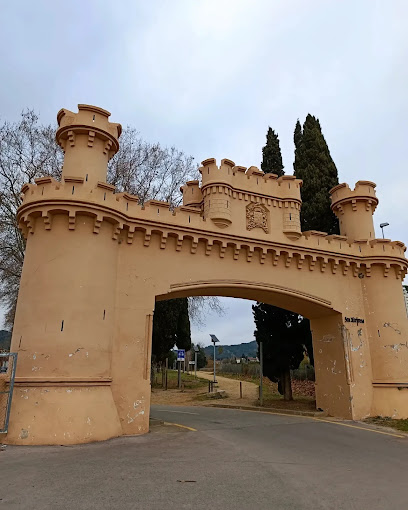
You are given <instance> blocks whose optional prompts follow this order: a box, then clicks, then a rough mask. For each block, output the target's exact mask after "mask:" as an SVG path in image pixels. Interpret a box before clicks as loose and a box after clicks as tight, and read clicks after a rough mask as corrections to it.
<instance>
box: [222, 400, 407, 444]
mask: <svg viewBox="0 0 408 510" xmlns="http://www.w3.org/2000/svg"><path fill="white" fill-rule="evenodd" d="M213 409H229V410H231V411H244V412H245V411H246V412H248V413H260V414H272V415H277V416H287V417H289V418H305V419H308V420H314V421H322V422H324V423H332V424H334V425H342V426H343V427H350V428H352V429H360V430H367V431H368V432H376V433H377V434H383V435H385V436H391V437H398V438H400V439H404V438H406V437H407V436H406V435H402V434H394V433H392V432H386V431H383V430H377V429H370V428H368V427H360V426H358V425H351V424H350V423H342V422H340V421H335V420H324V419H323V418H315V417H314V416H302V415H299V414H287V413H275V412H271V411H258V410H257V409H237V408H231V407H213Z"/></svg>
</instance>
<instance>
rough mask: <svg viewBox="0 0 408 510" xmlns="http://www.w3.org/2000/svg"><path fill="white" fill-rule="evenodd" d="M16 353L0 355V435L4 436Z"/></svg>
mask: <svg viewBox="0 0 408 510" xmlns="http://www.w3.org/2000/svg"><path fill="white" fill-rule="evenodd" d="M16 366H17V353H16V352H6V353H0V434H6V433H7V430H8V424H9V419H10V409H11V399H12V397H13V389H14V379H15V376H16Z"/></svg>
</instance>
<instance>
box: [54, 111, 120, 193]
mask: <svg viewBox="0 0 408 510" xmlns="http://www.w3.org/2000/svg"><path fill="white" fill-rule="evenodd" d="M109 116H110V113H109V112H108V111H106V110H103V109H102V108H98V107H97V106H90V105H85V104H79V105H78V113H74V112H71V111H70V110H66V109H64V108H63V109H62V110H60V111H59V112H58V115H57V121H58V125H59V128H58V130H57V132H56V135H55V136H56V140H57V143H58V145H59V146H60V147H61V148H62V150H63V151H64V153H65V158H64V166H63V168H62V175H63V177H65V176H69V175H77V176H81V177H83V178H84V181H85V182H89V183H90V184H91V183H92V184H94V183H95V182H97V181H105V180H106V172H107V165H108V161H109V160H110V159H111V158H112V157H113V156H114V155H115V154H116V152H117V151H118V150H119V137H120V134H121V132H122V127H121V125H120V124H117V123H112V122H109Z"/></svg>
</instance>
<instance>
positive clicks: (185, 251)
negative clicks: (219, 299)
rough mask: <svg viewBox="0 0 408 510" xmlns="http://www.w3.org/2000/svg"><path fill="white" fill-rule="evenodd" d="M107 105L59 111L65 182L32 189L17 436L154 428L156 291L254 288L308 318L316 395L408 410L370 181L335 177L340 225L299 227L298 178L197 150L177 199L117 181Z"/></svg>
mask: <svg viewBox="0 0 408 510" xmlns="http://www.w3.org/2000/svg"><path fill="white" fill-rule="evenodd" d="M109 115H110V114H109V113H108V112H106V111H105V110H102V109H100V108H96V107H93V106H87V105H79V113H73V112H70V111H68V110H61V111H60V112H59V113H58V123H59V129H58V131H57V135H56V136H57V141H58V143H59V144H60V146H61V147H62V148H63V149H64V151H65V161H64V167H63V172H62V182H57V181H56V180H54V179H52V178H50V177H44V178H41V179H37V180H36V184H27V185H25V186H24V188H23V193H24V201H23V204H22V206H21V207H20V209H19V211H18V218H19V224H20V227H21V229H22V230H23V232H24V234H25V236H26V237H27V249H26V255H25V260H24V268H23V273H22V277H21V286H20V293H19V298H18V306H17V314H16V319H15V325H14V330H13V338H12V351H15V352H18V366H17V377H16V384H15V395H14V399H13V407H12V411H11V420H10V427H9V433H8V436H7V439H6V440H7V442H9V443H17V444H74V443H83V442H88V441H96V440H103V439H108V438H110V437H114V436H120V435H124V434H143V433H145V432H147V431H148V427H149V406H150V377H149V375H150V351H151V334H152V319H153V312H154V306H155V299H156V298H157V299H167V298H171V297H180V296H191V295H221V296H236V297H241V298H248V299H256V300H259V301H264V302H266V303H270V304H274V305H278V306H280V307H283V308H287V309H290V310H292V311H296V312H299V313H301V314H303V315H305V316H306V317H308V318H310V319H311V327H312V333H313V345H314V354H315V364H316V395H317V406H318V407H320V408H322V409H323V410H324V411H326V412H327V413H328V414H329V415H331V416H338V417H344V418H354V419H359V418H363V417H366V416H370V415H384V416H393V417H398V418H407V417H408V348H407V334H408V321H407V316H406V311H405V307H404V301H403V294H402V288H401V280H402V278H403V276H404V275H405V273H406V270H407V260H406V259H405V258H404V251H405V246H404V245H403V244H402V243H401V242H398V241H396V242H391V241H390V240H388V239H375V238H374V228H373V218H372V215H373V212H374V209H375V207H376V205H377V203H378V200H377V198H376V196H375V191H374V188H375V185H374V184H373V183H372V182H368V181H359V182H357V184H356V186H355V189H354V190H352V189H350V188H349V186H347V185H346V184H340V185H338V186H336V187H335V188H334V189H333V190H332V191H331V196H332V207H333V210H334V212H335V213H336V215H337V216H338V217H339V219H340V229H341V235H340V236H338V235H327V234H325V233H323V232H315V231H311V232H301V230H300V218H299V214H300V207H301V198H300V187H301V181H300V180H298V179H296V178H295V177H293V176H283V177H280V178H277V177H276V176H275V175H271V174H267V175H264V174H263V173H262V172H260V171H259V170H258V169H257V168H255V167H251V168H248V169H246V168H243V167H240V166H236V165H235V164H234V163H233V162H232V161H230V160H228V159H224V160H222V161H221V165H220V166H217V165H216V162H215V160H214V159H208V160H206V161H203V163H202V167H201V169H200V171H201V174H202V182H201V186H200V183H199V182H198V181H192V182H188V183H187V184H186V185H185V186H184V187H183V198H184V200H183V206H181V207H178V208H176V209H175V210H174V211H173V210H170V209H169V204H167V203H163V202H158V201H155V200H151V201H149V202H147V203H145V204H144V205H143V206H141V205H139V203H138V199H137V197H135V196H132V195H128V194H126V193H115V189H114V187H113V186H111V185H109V184H107V183H106V171H107V164H108V160H109V159H110V158H111V157H112V156H113V155H114V154H115V152H116V151H117V150H118V146H119V145H118V138H119V136H120V132H121V127H120V125H119V124H112V123H110V122H109V121H108V117H109Z"/></svg>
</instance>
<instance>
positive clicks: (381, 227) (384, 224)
mask: <svg viewBox="0 0 408 510" xmlns="http://www.w3.org/2000/svg"><path fill="white" fill-rule="evenodd" d="M388 226H389V223H380V229H381V232H382V236H383V239H384V227H388Z"/></svg>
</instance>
